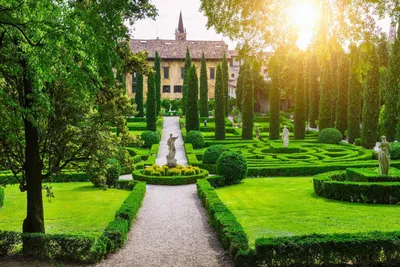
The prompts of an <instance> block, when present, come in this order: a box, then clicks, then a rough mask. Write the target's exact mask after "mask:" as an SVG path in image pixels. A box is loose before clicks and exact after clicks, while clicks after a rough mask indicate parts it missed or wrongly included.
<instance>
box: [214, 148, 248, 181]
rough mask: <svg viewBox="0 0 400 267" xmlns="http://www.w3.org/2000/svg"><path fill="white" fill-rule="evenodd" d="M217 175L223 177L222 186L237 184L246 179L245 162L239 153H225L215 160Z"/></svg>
mask: <svg viewBox="0 0 400 267" xmlns="http://www.w3.org/2000/svg"><path fill="white" fill-rule="evenodd" d="M217 174H219V175H222V176H224V184H225V185H232V184H238V183H240V181H241V180H242V179H243V178H245V177H246V174H247V162H246V159H245V158H244V157H243V156H242V155H241V154H239V153H236V152H231V151H226V152H224V153H222V155H221V156H220V157H219V158H218V160H217Z"/></svg>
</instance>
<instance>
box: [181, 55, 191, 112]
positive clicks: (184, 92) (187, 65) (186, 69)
mask: <svg viewBox="0 0 400 267" xmlns="http://www.w3.org/2000/svg"><path fill="white" fill-rule="evenodd" d="M191 65H192V59H191V58H190V52H189V47H187V48H186V58H185V67H184V74H183V86H182V112H183V114H184V115H185V114H186V99H187V90H188V89H187V82H188V79H189V78H188V75H187V74H188V72H189V69H190V66H191Z"/></svg>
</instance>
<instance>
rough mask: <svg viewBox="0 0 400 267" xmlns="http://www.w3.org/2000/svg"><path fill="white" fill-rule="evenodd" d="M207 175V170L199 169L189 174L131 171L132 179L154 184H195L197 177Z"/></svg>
mask: <svg viewBox="0 0 400 267" xmlns="http://www.w3.org/2000/svg"><path fill="white" fill-rule="evenodd" d="M208 175H209V173H208V171H207V170H203V169H202V170H200V173H199V174H195V175H191V176H150V175H145V174H143V173H142V170H136V171H133V173H132V177H133V180H136V181H142V182H146V183H148V184H156V185H183V184H195V183H196V181H197V180H198V179H202V178H205V177H207V176H208Z"/></svg>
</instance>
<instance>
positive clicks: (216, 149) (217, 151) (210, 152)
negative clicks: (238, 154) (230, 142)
mask: <svg viewBox="0 0 400 267" xmlns="http://www.w3.org/2000/svg"><path fill="white" fill-rule="evenodd" d="M225 151H229V149H228V148H227V147H226V146H223V145H213V146H210V147H209V148H207V149H206V151H205V152H204V156H203V163H204V164H216V163H217V160H218V158H219V156H221V154H222V153H224V152H225Z"/></svg>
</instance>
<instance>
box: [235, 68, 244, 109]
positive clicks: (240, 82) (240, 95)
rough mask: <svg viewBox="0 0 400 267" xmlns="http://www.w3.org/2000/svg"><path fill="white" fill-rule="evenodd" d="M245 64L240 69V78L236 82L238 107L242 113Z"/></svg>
mask: <svg viewBox="0 0 400 267" xmlns="http://www.w3.org/2000/svg"><path fill="white" fill-rule="evenodd" d="M245 68H246V66H245V64H242V65H241V66H240V69H239V76H238V78H237V82H236V106H237V108H238V110H240V112H242V100H243V76H244V69H245Z"/></svg>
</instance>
